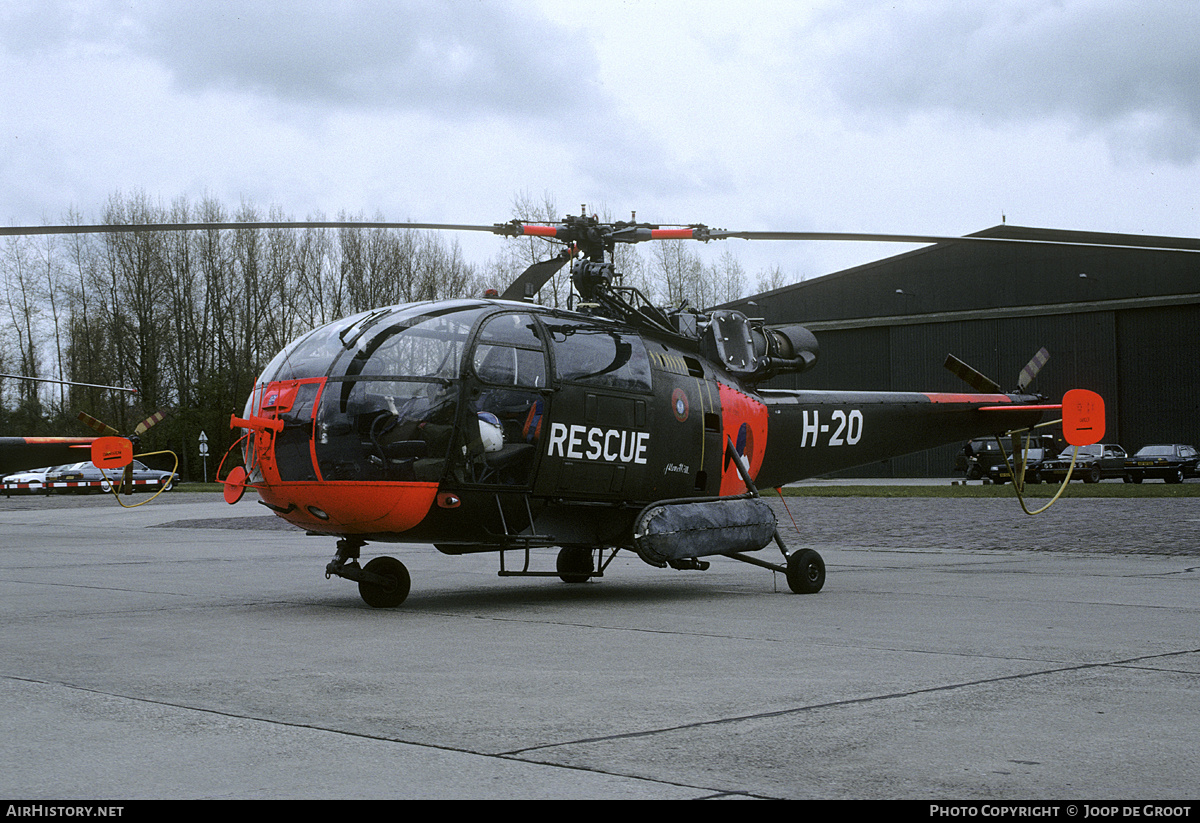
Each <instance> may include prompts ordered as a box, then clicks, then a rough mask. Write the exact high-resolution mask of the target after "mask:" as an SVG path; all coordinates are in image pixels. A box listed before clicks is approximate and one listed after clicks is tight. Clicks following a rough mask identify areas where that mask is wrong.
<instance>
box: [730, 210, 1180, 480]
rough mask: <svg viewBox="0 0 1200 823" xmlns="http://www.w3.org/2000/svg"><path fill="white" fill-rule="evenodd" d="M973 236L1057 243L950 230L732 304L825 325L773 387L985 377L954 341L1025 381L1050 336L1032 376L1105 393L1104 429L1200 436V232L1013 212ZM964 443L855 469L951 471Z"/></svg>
mask: <svg viewBox="0 0 1200 823" xmlns="http://www.w3.org/2000/svg"><path fill="white" fill-rule="evenodd" d="M974 236H976V237H993V238H1012V239H1021V240H1035V241H1043V242H1042V243H953V242H949V243H939V244H937V245H933V246H927V247H925V248H922V249H918V250H916V251H912V252H908V253H905V254H900V255H897V256H895V257H889V258H886V259H884V260H879V261H877V262H874V263H868V264H866V265H863V266H857V267H855V268H852V269H847V270H845V271H840V272H836V273H834V274H829V275H825V276H823V277H817V278H814V279H811V280H807V281H805V282H802V283H798V284H796V285H792V286H787V287H785V288H781V289H776V290H775V291H771V292H766V293H763V294H759V295H754V296H752V297H748V298H746V299H744V300H740V301H737V302H735V303H730V304H727V307H728V308H736V309H738V310H740V311H742V312H744V313H745V314H747V315H749V316H751V317H762V318H764V319H765V320H766V321H767V322H768V323H797V322H798V323H803V324H804V325H806V326H807V327H808V328H809V329H811V330H812V331H813V332H814V333H815V334H816V335H817V339H818V341H819V343H820V346H821V353H820V359H819V361H818V363H817V365H816V366H815V367H814V368H813V369H812V370H811V371H809V372H807V373H804V374H799V375H787V376H784V377H780V378H776V379H775V380H774V381H772V382H771V383H769V384H767V385H769V386H771V387H774V388H811V389H861V390H880V391H951V392H958V391H971V389H969V388H968V387H966V386H965V384H963V383H962V382H961V381H960V380H959V378H957V377H955V376H954V375H953V374H951V373H950V372H949V371H948V370H946V369H945V368H943V362H944V361H945V359H946V355H947V354H954V355H956V356H957V357H959V358H961V359H962V360H964V361H966V362H967V363H968V364H970V365H971V366H973V367H974V368H975V369H977V370H978V371H980V372H982V373H983V374H985V375H987V376H988V377H991V378H992V379H993V380H995V381H996V382H997V383H999V384H1000V385H1001V387H1002V388H1003V389H1004V390H1005V391H1012V390H1014V389H1015V387H1016V385H1017V380H1018V375H1019V373H1020V371H1021V369H1022V367H1024V365H1025V364H1026V363H1027V362H1028V361H1029V359H1030V358H1031V357H1032V356H1033V354H1034V353H1035V352H1037V350H1038V349H1039V348H1041V347H1045V348H1046V349H1047V350H1048V351H1049V353H1050V360H1049V362H1048V363H1047V364H1046V366H1045V367H1044V368H1043V369H1042V371H1041V373H1040V374H1039V375H1038V377H1037V379H1036V380H1035V381H1034V382H1033V384H1032V385H1031V386H1030V389H1031V390H1032V391H1035V392H1038V393H1041V394H1044V395H1046V396H1047V397H1049V398H1053V402H1058V401H1059V400H1061V398H1062V395H1063V393H1064V392H1065V391H1067V390H1068V389H1072V388H1086V389H1092V390H1093V391H1097V392H1099V393H1100V394H1101V396H1103V397H1104V400H1105V406H1106V418H1107V419H1106V429H1107V432H1106V434H1105V437H1104V442H1106V443H1119V444H1120V445H1122V446H1123V447H1124V448H1125V449H1126V450H1127V451H1129V452H1130V453H1131V454H1132V453H1133V452H1134V451H1135V450H1137V449H1139V448H1141V447H1142V446H1144V445H1147V444H1151V443H1190V444H1193V445H1197V444H1200V253H1195V252H1197V251H1200V240H1196V239H1191V238H1175V237H1148V236H1143V235H1124V234H1100V233H1094V232H1075V231H1060V230H1053V229H1038V228H1025V227H1018V226H1012V225H1000V226H995V227H993V228H990V229H986V230H984V231H981V232H978V233H977V234H975V235H974ZM1047 243H1064V244H1069V243H1103V244H1106V247H1105V248H1095V247H1087V246H1071V245H1049V244H1047ZM1164 249H1165V250H1164ZM1170 249H1186V250H1193V251H1192V252H1191V253H1189V252H1187V251H1171V250H1170ZM960 448H961V444H959V445H953V446H944V447H941V448H938V449H933V450H929V451H926V452H921V453H918V454H914V455H908V456H905V457H900V458H894V459H892V460H889V461H884V462H883V463H875V464H872V465H870V466H866V467H862V468H860V469H855V470H854V471H853V472H850V473H848V474H851V475H856V476H875V477H949V476H952V472H953V464H954V457H955V455H956V454H957V453H958V451H959V449H960Z"/></svg>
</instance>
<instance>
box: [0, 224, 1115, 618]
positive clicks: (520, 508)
mask: <svg viewBox="0 0 1200 823" xmlns="http://www.w3.org/2000/svg"><path fill="white" fill-rule="evenodd" d="M310 226H320V227H345V226H353V227H362V228H409V229H433V230H451V231H486V232H491V233H493V234H496V235H499V236H503V237H541V238H543V239H546V240H549V241H552V242H554V243H556V244H558V245H560V246H561V247H562V249H561V251H560V253H558V254H557V255H555V256H554V257H551V258H550V259H547V260H543V261H540V262H537V263H534V264H533V265H532V266H530V267H529V268H528V269H527V270H526V271H525V272H524V273H522V274H521V275H520V276H519V277H518V278H516V280H515V281H514V282H513V283H512V284H511V285H509V286H508V287H507V288H506V289H505V290H504V291H503V292H494V291H492V292H489V293H487V294H485V295H483V296H481V297H478V298H463V299H455V300H443V301H434V302H421V303H409V304H401V305H395V306H388V307H381V308H376V309H373V310H370V311H365V312H361V313H359V314H355V315H352V316H350V317H346V318H343V319H340V320H337V321H334V322H332V323H329V324H326V325H323V326H320V327H318V328H315V329H313V330H311V331H309V332H307V333H306V334H304V335H302V336H300V337H299V338H297V339H296V340H294V341H293V342H292V343H290V344H289V345H288V346H287V347H285V348H284V349H283V350H282V351H280V352H279V353H278V354H277V355H276V356H275V357H274V358H273V359H272V360H271V361H270V363H268V364H267V366H266V367H265V368H264V369H263V371H262V373H261V375H260V376H259V378H258V379H257V381H256V382H255V385H254V387H253V389H252V391H251V393H250V396H249V398H248V399H247V401H246V405H245V409H244V411H243V413H242V414H241V415H240V416H238V415H233V416H232V417H231V421H230V425H231V427H232V428H233V429H240V430H241V432H242V436H241V438H240V439H239V440H238V442H237V443H235V445H234V447H233V449H240V451H241V457H242V464H243V465H240V466H237V467H235V468H233V469H231V470H230V471H229V472H228V474H227V476H226V477H225V479H224V481H223V482H224V484H225V499H226V500H227V501H228V502H229V503H236V502H238V500H240V499H241V497H242V496H243V494H244V493H245V491H246V490H247V489H253V490H254V491H255V492H256V493H257V494H258V496H259V498H260V502H261V503H262V504H263V505H264V506H266V507H267V508H268V509H270V510H271V511H272V512H274V513H275V514H276V515H277V516H279V517H280V518H282V519H283V520H285V521H287V522H289V523H291V524H292V525H294V526H297V527H298V528H300V529H303V530H305V531H306V532H308V533H309V534H315V535H325V536H329V537H331V538H335V539H336V553H335V555H334V557H333V559H332V560H330V561H329V562H328V563H327V565H326V568H325V574H326V577H327V578H332V577H339V578H343V579H347V580H350V581H353V582H356V583H357V584H358V588H359V593H360V595H361V597H362V599H363V600H364V601H365V602H366V603H367V604H368V605H370V606H372V607H379V608H391V607H396V606H399V605H400V604H402V603H403V602H404V600H405V599H406V597H407V596H408V594H409V591H410V587H411V578H410V575H409V573H408V570H407V568H406V567H405V565H404V564H403V563H402V562H401V561H400V560H398V559H396V558H394V557H390V556H378V557H375V558H373V559H371V560H370V561H369V562H367V563H365V564H360V560H361V554H362V549H363V548H364V547H365V546H367V545H368V543H398V542H403V543H427V544H432V545H433V546H434V547H435V548H436V549H437V550H438V551H439V552H441V553H443V554H446V555H465V554H471V553H477V552H497V553H499V557H500V574H501V575H502V576H557V577H558V578H560V579H561V580H562V581H564V582H566V583H583V582H586V581H588V580H591V579H594V578H599V577H603V575H604V572H605V570H606V569H607V567H608V566H609V564H610V563H611V562H612V560H613V558H614V557H615V556H616V555H617V553H618V552H619V551H622V550H625V551H630V552H633V553H635V554H636V555H637V556H638V557H640V558H641V559H642V560H643V561H645V562H646V563H648V564H650V565H652V566H655V567H659V568H668V567H669V568H673V569H679V570H697V571H703V570H704V569H707V568H709V565H710V561H709V560H706V559H705V558H711V557H726V558H731V559H734V560H737V561H741V562H744V563H747V564H750V565H754V566H758V567H762V568H765V569H768V570H771V571H774V572H780V573H782V574H784V575H785V577H786V580H787V583H788V586H789V588H790V589H791V590H792V591H793V592H796V593H815V592H818V591H820V590H821V589H822V588H823V586H824V583H825V577H826V572H825V564H824V561H823V559H822V558H821V556H820V554H819V553H818V552H816V551H814V550H812V549H809V548H803V549H799V550H796V551H789V550H788V548H787V547H786V546H785V544H784V542H783V540H782V539H781V537H780V534H779V530H778V528H777V525H776V520H775V515H774V513H773V510H772V509H771V507H770V506H769V505H768V504H767V502H766V501H765V500H764V499H763V498H762V496H761V494H760V492H759V489H760V488H778V487H780V486H782V485H785V484H787V483H791V482H795V481H798V480H801V479H804V478H807V477H813V476H817V475H823V474H827V473H830V472H834V471H837V470H840V469H844V468H850V467H853V466H857V465H863V464H867V463H872V462H877V461H880V460H883V459H886V458H889V457H894V456H898V455H901V454H906V453H910V452H914V451H920V450H923V449H927V448H931V447H934V446H937V445H941V444H945V443H952V442H961V441H963V440H969V439H972V438H977V437H982V436H997V437H999V436H1004V435H1011V436H1013V438H1014V441H1013V442H1014V455H1015V454H1016V453H1017V452H1018V451H1019V449H1018V448H1017V447H1016V439H1015V438H1016V435H1015V434H1014V433H1016V432H1021V431H1028V430H1030V429H1032V428H1033V427H1034V426H1036V425H1038V424H1039V423H1040V422H1041V421H1042V419H1043V417H1044V416H1045V415H1046V413H1047V412H1050V411H1061V414H1062V426H1063V431H1064V436H1065V439H1066V440H1067V442H1069V443H1071V444H1072V445H1087V444H1089V443H1093V442H1098V440H1099V439H1100V438H1101V437H1102V436H1103V427H1104V405H1103V399H1102V398H1100V396H1099V395H1097V394H1095V393H1094V392H1090V391H1087V390H1085V389H1075V390H1072V391H1071V392H1068V394H1067V396H1065V397H1064V399H1063V402H1061V403H1052V402H1048V400H1047V398H1046V397H1044V396H1042V395H1039V394H1036V393H1032V392H1031V391H1030V390H1029V385H1030V383H1031V381H1032V380H1033V378H1034V376H1036V374H1037V371H1038V369H1040V367H1041V365H1042V364H1043V363H1044V362H1045V360H1046V357H1047V356H1048V355H1047V354H1046V353H1045V351H1044V350H1043V351H1042V352H1039V354H1038V355H1036V356H1035V357H1034V359H1033V360H1032V361H1031V362H1030V364H1029V366H1027V367H1026V369H1025V370H1024V371H1023V372H1022V375H1021V378H1020V381H1019V383H1018V386H1017V388H1016V389H1015V390H1013V391H1008V392H1005V391H1002V390H1001V388H1000V386H999V385H998V384H996V383H994V382H993V381H991V380H990V379H989V378H987V377H985V376H984V375H982V374H980V373H978V372H976V371H975V370H974V369H972V368H971V367H970V366H968V365H967V364H965V363H963V362H962V361H959V360H958V359H957V358H955V357H953V356H951V357H949V358H948V359H947V363H946V365H947V366H948V367H949V368H950V369H951V370H952V371H954V372H955V373H956V374H958V375H959V376H960V377H962V378H963V379H964V380H966V382H967V383H968V384H969V385H970V386H971V387H972V388H973V389H975V391H974V392H963V393H946V392H891V391H889V392H878V391H824V390H804V389H790V390H783V389H772V388H766V387H762V385H761V384H762V383H764V382H766V381H768V380H769V379H770V378H772V377H775V376H778V375H784V374H795V373H801V372H805V371H807V370H809V369H811V368H812V367H813V366H814V365H815V364H816V362H817V360H818V357H819V353H820V347H819V345H818V342H817V339H816V337H815V335H813V334H812V332H810V331H809V330H808V329H806V328H805V327H804V326H803V325H800V324H785V325H777V326H768V325H766V324H765V323H764V322H763V321H761V320H756V319H754V318H750V317H748V316H746V315H745V314H743V313H742V312H740V311H736V310H732V309H713V310H703V311H702V310H698V309H694V308H690V307H687V306H681V307H678V308H675V309H664V308H660V307H657V306H654V305H652V304H651V302H650V301H649V300H647V299H646V298H645V297H644V296H643V295H642V294H641V292H639V291H638V290H637V289H636V288H633V287H629V286H624V285H621V284H620V276H619V273H618V272H617V271H616V270H615V265H614V263H613V253H614V250H615V248H616V246H617V244H620V243H640V242H647V241H655V240H684V239H690V240H698V241H709V240H719V239H726V238H735V237H736V238H743V239H750V240H754V239H773V240H814V239H836V240H847V239H848V240H876V241H878V240H886V241H893V242H904V243H940V242H992V243H995V242H1031V243H1039V242H1049V241H1022V240H1012V239H999V238H986V237H974V236H967V237H962V238H959V237H937V236H929V235H878V234H870V235H867V234H831V233H818V232H734V231H727V230H723V229H710V228H708V227H706V226H704V225H700V224H692V225H687V226H661V225H656V224H650V223H639V222H636V216H635V219H633V220H630V221H617V222H603V221H601V220H600V219H599V218H598V217H597V216H595V215H588V214H587V212H586V209H584V210H583V211H582V213H581V214H580V215H574V216H572V215H568V216H566V217H564V218H563V219H561V220H559V221H556V222H544V223H533V222H525V221H520V220H513V221H510V222H508V223H498V224H492V225H460V224H439V223H378V222H371V223H365V222H354V223H330V222H321V223H305V222H294V223H293V222H287V223H190V224H142V225H136V226H108V225H105V226H60V227H35V228H29V229H24V230H16V229H7V230H6V229H0V233H3V234H13V233H26V234H42V233H55V232H58V233H76V232H84V231H92V232H111V231H179V230H200V229H214V228H230V229H232V228H280V227H284V228H286V227H297V228H300V227H310ZM1052 244H1054V245H1063V244H1062V243H1057V242H1055V243H1052ZM1066 245H1094V244H1075V243H1069V244H1066ZM568 264H569V265H570V274H571V283H572V287H573V291H572V295H571V297H570V299H569V301H568V305H567V307H566V308H565V309H560V308H552V307H547V306H543V305H539V304H537V303H535V302H533V300H534V298H535V297H536V295H537V293H538V291H539V290H540V289H541V288H542V287H543V285H545V284H546V283H547V282H548V281H549V280H550V278H551V277H553V276H554V275H555V274H556V273H557V272H558V271H559V270H561V269H562V268H563V267H564V266H566V265H568ZM105 434H106V435H107V436H104V437H101V438H98V439H97V440H96V441H95V442H94V443H93V444H92V449H93V459H94V462H95V463H96V465H98V466H102V467H110V468H118V467H120V466H122V465H127V464H128V461H129V460H130V459H132V449H131V448H130V444H129V440H128V439H126V438H122V437H120V436H112V435H113V434H115V432H105ZM233 449H231V451H233ZM771 543H775V544H776V545H777V547H778V548H779V550H780V552H781V554H782V561H781V562H771V561H769V560H764V559H761V558H760V557H757V556H755V555H754V554H753V553H754V552H757V551H759V550H761V549H763V548H765V547H767V546H768V545H770V544H771ZM541 548H557V549H558V554H557V558H556V562H555V569H554V570H553V571H551V570H534V569H531V568H530V565H531V552H532V550H534V549H541ZM510 551H517V552H522V553H523V554H524V563H523V565H522V567H521V568H519V569H517V568H508V567H507V566H506V562H505V555H506V553H508V552H510Z"/></svg>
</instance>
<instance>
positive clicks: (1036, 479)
mask: <svg viewBox="0 0 1200 823" xmlns="http://www.w3.org/2000/svg"><path fill="white" fill-rule="evenodd" d="M1022 453H1023V454H1024V455H1025V482H1026V483H1041V482H1042V473H1041V469H1042V463H1044V462H1045V461H1046V458H1048V457H1052V456H1053V453H1052V452H1049V451H1047V450H1046V449H1043V448H1037V447H1031V448H1030V449H1028V451H1025V450H1022ZM1010 463H1014V460H1013V455H1011V454H1010V455H1009V456H1008V462H1001V463H996V464H995V465H993V466H992V467H991V468H990V469H988V472H987V475H986V476H987V477H988V478H989V479H990V480H991V481H992V482H993V483H1007V482H1008V481H1010V480H1012V470H1011V469H1009V467H1008V466H1009V464H1010Z"/></svg>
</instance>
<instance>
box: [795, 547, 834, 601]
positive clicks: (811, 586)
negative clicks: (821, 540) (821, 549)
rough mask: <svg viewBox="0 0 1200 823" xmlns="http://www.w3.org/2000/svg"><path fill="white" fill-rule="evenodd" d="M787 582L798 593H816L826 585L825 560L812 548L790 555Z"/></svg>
mask: <svg viewBox="0 0 1200 823" xmlns="http://www.w3.org/2000/svg"><path fill="white" fill-rule="evenodd" d="M787 582H788V588H790V589H791V590H792V591H793V592H795V593H796V594H816V593H817V592H819V591H820V590H821V587H822V586H824V585H825V561H824V560H822V559H821V555H819V554H817V553H816V552H815V551H813V550H812V549H801V550H800V551H798V552H795V553H793V554H790V555H788V559H787Z"/></svg>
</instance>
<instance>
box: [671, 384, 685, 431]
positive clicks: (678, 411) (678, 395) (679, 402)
mask: <svg viewBox="0 0 1200 823" xmlns="http://www.w3.org/2000/svg"><path fill="white" fill-rule="evenodd" d="M671 411H673V412H675V419H676V420H678V421H679V422H680V423H682V422H683V421H684V420H687V418H688V399H687V392H685V391H684V390H683V389H676V390H675V391H673V392H671Z"/></svg>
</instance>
